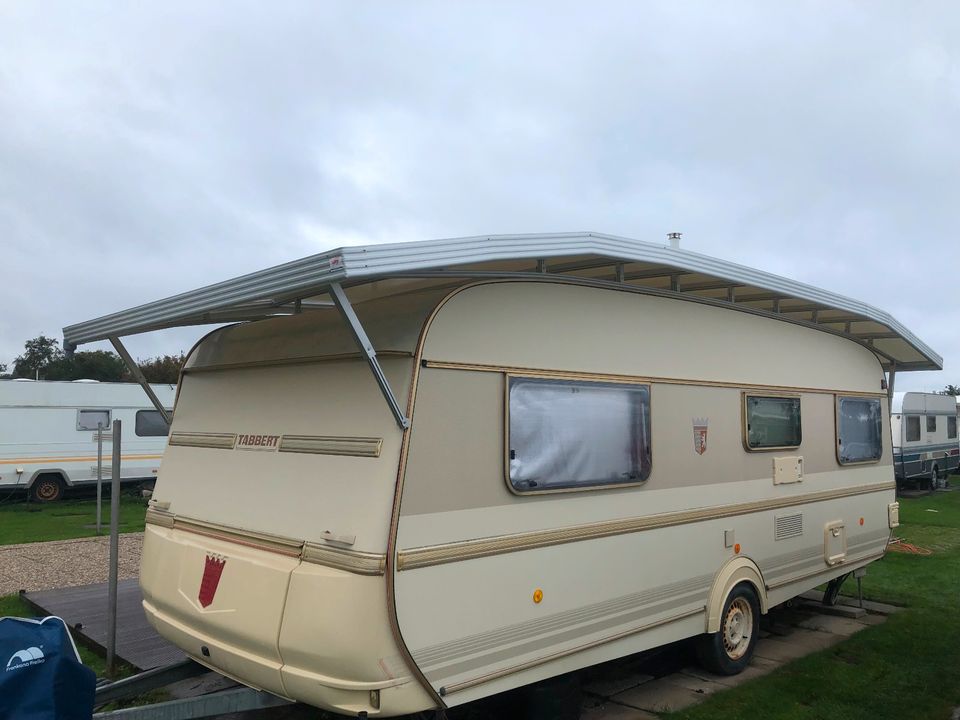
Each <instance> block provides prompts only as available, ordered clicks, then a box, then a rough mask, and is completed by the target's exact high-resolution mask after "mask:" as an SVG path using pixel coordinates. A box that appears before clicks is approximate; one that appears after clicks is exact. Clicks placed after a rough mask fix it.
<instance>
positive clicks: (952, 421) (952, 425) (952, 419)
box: [947, 415, 957, 440]
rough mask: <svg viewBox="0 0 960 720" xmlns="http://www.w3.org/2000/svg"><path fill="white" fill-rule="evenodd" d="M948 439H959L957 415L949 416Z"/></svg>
mask: <svg viewBox="0 0 960 720" xmlns="http://www.w3.org/2000/svg"><path fill="white" fill-rule="evenodd" d="M947 439H948V440H956V439H957V416H956V415H948V416H947Z"/></svg>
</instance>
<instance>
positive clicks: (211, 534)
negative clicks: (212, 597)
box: [146, 508, 387, 575]
mask: <svg viewBox="0 0 960 720" xmlns="http://www.w3.org/2000/svg"><path fill="white" fill-rule="evenodd" d="M146 522H147V524H148V525H156V526H158V527H163V528H168V529H171V530H179V531H182V532H187V533H192V534H193V535H201V536H203V537H208V538H212V539H214V540H222V541H224V542H229V543H232V544H234V545H243V546H244V547H249V548H253V549H255V550H263V551H265V552H270V553H274V554H276V555H283V556H285V557H295V558H300V559H301V560H303V562H307V563H312V564H314V565H323V566H325V567H330V568H334V569H337V570H345V571H347V572H351V573H355V574H357V575H383V572H384V568H385V567H386V563H387V559H386V555H383V554H378V553H368V552H359V551H356V550H344V549H340V548H331V547H325V546H323V545H318V544H316V543H310V542H305V541H303V540H294V539H292V538H287V537H283V536H281V535H273V534H269V533H259V532H253V531H249V530H238V529H237V528H232V527H229V526H226V525H219V524H217V523H210V522H204V521H202V520H194V519H191V518H185V517H181V516H178V515H175V514H174V513H171V512H167V511H165V510H160V509H158V508H147V514H146Z"/></svg>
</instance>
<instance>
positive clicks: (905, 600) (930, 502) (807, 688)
mask: <svg viewBox="0 0 960 720" xmlns="http://www.w3.org/2000/svg"><path fill="white" fill-rule="evenodd" d="M953 487H954V488H957V491H956V492H952V493H940V494H936V495H933V496H930V497H925V498H921V499H915V500H909V499H904V500H901V501H900V522H901V526H900V528H898V530H897V531H896V534H897V535H898V536H899V537H903V538H904V539H905V540H906V541H907V542H910V543H913V544H914V545H919V546H922V547H925V548H930V549H932V550H933V551H934V552H933V554H932V555H930V556H926V557H924V556H919V555H902V554H898V553H893V552H890V553H887V555H886V557H885V558H884V559H883V560H881V561H880V562H877V563H874V564H873V565H871V566H870V568H869V571H868V575H867V577H866V578H864V581H863V590H864V596H865V597H867V598H869V599H873V600H880V601H884V600H887V601H891V602H894V603H897V604H903V605H906V606H908V608H907V609H906V610H904V611H903V612H900V613H897V614H895V615H893V616H891V617H890V619H889V620H887V622H885V623H884V624H883V625H878V626H875V627H872V628H868V629H866V630H864V631H862V632H860V633H857V634H856V635H855V636H853V637H852V638H850V639H849V640H846V641H845V642H842V643H840V644H839V645H835V646H834V647H832V648H830V649H828V650H824V651H822V652H819V653H815V654H813V655H809V656H807V657H805V658H801V659H800V660H797V661H796V662H793V663H790V664H789V665H786V666H784V667H782V668H780V669H779V670H777V671H775V672H774V673H772V674H771V675H768V676H766V677H762V678H758V679H756V680H753V681H751V682H748V683H746V684H744V685H742V686H740V687H739V688H736V689H734V690H730V691H727V692H723V693H721V694H719V695H715V696H714V697H712V698H710V699H709V700H707V701H706V702H704V703H703V704H702V705H699V706H697V707H694V708H690V709H689V710H686V711H683V712H677V713H673V714H671V715H670V718H671V720H674V719H676V720H681V719H682V720H707V719H709V720H728V719H729V720H734V719H737V720H739V719H740V718H748V717H750V718H764V719H765V720H766V719H768V718H783V719H784V720H801V719H804V720H806V719H813V718H829V720H855V719H857V720H859V719H862V720H868V719H869V720H876V719H877V718H897V720H909V719H914V718H915V719H917V720H919V719H921V718H922V719H923V720H927V719H930V718H942V719H944V720H947V719H948V718H950V717H951V713H952V709H953V708H955V707H958V706H960V607H958V601H960V482H958V480H957V479H956V478H954V479H953ZM855 588H856V586H855V585H854V581H852V580H851V581H850V582H849V583H848V584H847V585H846V586H845V588H844V590H845V591H847V590H851V591H855Z"/></svg>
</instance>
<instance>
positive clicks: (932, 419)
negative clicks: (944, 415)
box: [927, 415, 937, 433]
mask: <svg viewBox="0 0 960 720" xmlns="http://www.w3.org/2000/svg"><path fill="white" fill-rule="evenodd" d="M936 431H937V416H936V415H927V432H933V433H935V432H936Z"/></svg>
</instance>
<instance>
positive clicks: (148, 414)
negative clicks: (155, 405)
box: [134, 410, 170, 437]
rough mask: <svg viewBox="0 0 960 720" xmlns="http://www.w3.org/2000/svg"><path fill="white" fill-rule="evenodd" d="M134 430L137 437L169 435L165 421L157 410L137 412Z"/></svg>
mask: <svg viewBox="0 0 960 720" xmlns="http://www.w3.org/2000/svg"><path fill="white" fill-rule="evenodd" d="M134 430H135V431H136V433H137V437H165V436H167V435H169V434H170V428H169V427H168V426H167V421H166V420H164V419H163V416H162V415H161V414H160V411H159V410H137V418H136V424H135V426H134Z"/></svg>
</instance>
